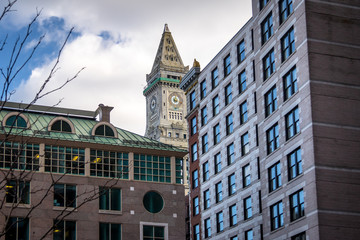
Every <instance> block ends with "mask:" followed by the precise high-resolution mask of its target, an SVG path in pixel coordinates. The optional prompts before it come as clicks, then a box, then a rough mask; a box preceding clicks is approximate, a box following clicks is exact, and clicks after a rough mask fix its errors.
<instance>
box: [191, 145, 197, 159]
mask: <svg viewBox="0 0 360 240" xmlns="http://www.w3.org/2000/svg"><path fill="white" fill-rule="evenodd" d="M196 160H198V154H197V143H194V144H193V145H191V161H193V162H195V161H196Z"/></svg>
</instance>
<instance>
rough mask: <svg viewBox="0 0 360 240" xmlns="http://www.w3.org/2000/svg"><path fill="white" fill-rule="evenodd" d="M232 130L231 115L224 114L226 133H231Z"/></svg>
mask: <svg viewBox="0 0 360 240" xmlns="http://www.w3.org/2000/svg"><path fill="white" fill-rule="evenodd" d="M233 131H234V123H233V115H232V113H230V114H229V115H227V116H226V135H229V134H231V133H233Z"/></svg>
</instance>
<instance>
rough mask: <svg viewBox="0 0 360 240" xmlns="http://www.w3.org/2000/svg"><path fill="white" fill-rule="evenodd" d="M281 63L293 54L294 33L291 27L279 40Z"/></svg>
mask: <svg viewBox="0 0 360 240" xmlns="http://www.w3.org/2000/svg"><path fill="white" fill-rule="evenodd" d="M280 45H281V62H284V61H285V60H287V59H288V58H289V57H290V56H291V54H293V53H294V52H295V31H294V27H293V26H292V27H291V28H290V29H289V30H288V31H287V32H286V33H285V34H284V35H283V36H282V37H281V39H280Z"/></svg>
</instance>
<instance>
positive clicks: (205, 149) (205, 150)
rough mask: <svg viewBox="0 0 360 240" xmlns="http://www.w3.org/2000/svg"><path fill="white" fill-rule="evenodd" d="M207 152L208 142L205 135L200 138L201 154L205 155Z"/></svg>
mask: <svg viewBox="0 0 360 240" xmlns="http://www.w3.org/2000/svg"><path fill="white" fill-rule="evenodd" d="M208 150H209V142H208V135H207V133H206V134H205V135H204V136H202V153H203V154H204V153H206V152H207V151H208Z"/></svg>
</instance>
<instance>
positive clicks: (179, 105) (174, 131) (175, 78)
mask: <svg viewBox="0 0 360 240" xmlns="http://www.w3.org/2000/svg"><path fill="white" fill-rule="evenodd" d="M188 71H189V67H188V66H187V67H185V66H184V64H183V62H182V60H181V57H180V54H179V51H178V49H177V47H176V45H175V42H174V39H173V37H172V35H171V32H170V30H169V28H168V26H167V24H165V27H164V32H163V34H162V37H161V40H160V44H159V47H158V50H157V53H156V57H155V60H154V64H153V67H152V70H151V73H150V74H147V75H146V82H147V86H146V88H145V90H144V92H143V94H144V96H145V97H146V132H145V136H146V137H149V138H151V139H154V140H157V141H160V142H162V143H166V144H171V145H173V146H176V147H179V148H184V149H186V150H187V149H188V143H187V138H188V136H187V131H188V130H187V129H188V128H187V122H186V119H185V116H186V98H185V93H184V92H183V91H182V90H181V89H180V88H179V84H180V81H181V79H182V77H183V76H184V75H185V74H186V73H187V72H188Z"/></svg>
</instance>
